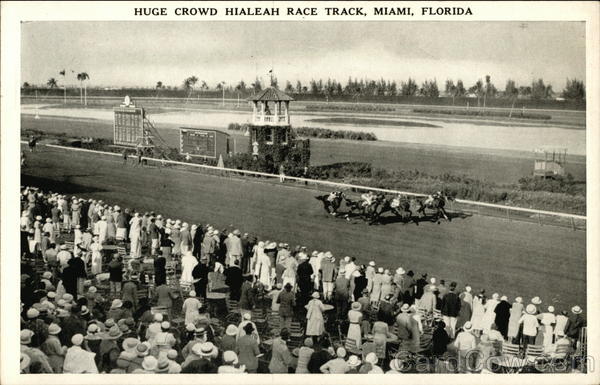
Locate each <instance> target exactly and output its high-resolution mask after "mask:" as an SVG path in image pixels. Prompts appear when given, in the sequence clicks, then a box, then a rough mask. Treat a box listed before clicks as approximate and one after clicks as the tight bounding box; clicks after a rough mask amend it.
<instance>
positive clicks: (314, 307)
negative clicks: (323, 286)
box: [306, 298, 360, 336]
mask: <svg viewBox="0 0 600 385" xmlns="http://www.w3.org/2000/svg"><path fill="white" fill-rule="evenodd" d="M307 306H308V312H307V313H306V319H307V320H308V322H307V323H306V335H307V336H320V335H321V334H323V332H325V321H324V319H323V311H324V310H325V307H324V305H323V302H321V300H319V299H316V298H313V299H311V300H310V302H308V305H307ZM359 332H360V325H359Z"/></svg>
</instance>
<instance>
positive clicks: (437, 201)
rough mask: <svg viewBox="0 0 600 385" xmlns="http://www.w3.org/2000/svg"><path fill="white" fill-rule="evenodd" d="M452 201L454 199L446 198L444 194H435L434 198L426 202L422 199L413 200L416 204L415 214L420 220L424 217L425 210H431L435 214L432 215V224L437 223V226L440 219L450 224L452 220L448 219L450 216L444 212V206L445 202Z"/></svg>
mask: <svg viewBox="0 0 600 385" xmlns="http://www.w3.org/2000/svg"><path fill="white" fill-rule="evenodd" d="M452 200H454V198H452V197H451V196H447V195H444V194H436V195H435V196H433V197H432V199H430V201H429V202H428V201H426V200H423V199H418V198H417V199H415V201H416V204H417V213H418V214H420V216H421V218H422V217H424V216H426V213H425V209H431V210H434V212H435V214H434V218H435V220H434V222H437V223H438V224H439V223H440V222H439V220H440V217H444V218H445V219H446V220H447V221H448V222H450V221H451V220H452V219H451V218H450V216H449V215H448V213H447V212H446V210H445V208H444V207H445V206H446V202H448V201H452Z"/></svg>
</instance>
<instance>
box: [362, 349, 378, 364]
mask: <svg viewBox="0 0 600 385" xmlns="http://www.w3.org/2000/svg"><path fill="white" fill-rule="evenodd" d="M377 361H378V358H377V354H375V352H369V353H368V354H367V356H366V357H365V362H367V363H369V364H371V365H377Z"/></svg>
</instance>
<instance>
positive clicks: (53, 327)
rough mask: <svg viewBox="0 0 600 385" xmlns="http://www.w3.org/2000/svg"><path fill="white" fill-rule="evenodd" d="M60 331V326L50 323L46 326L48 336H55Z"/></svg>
mask: <svg viewBox="0 0 600 385" xmlns="http://www.w3.org/2000/svg"><path fill="white" fill-rule="evenodd" d="M61 330H62V329H61V328H60V326H58V325H57V324H55V323H51V324H50V326H48V334H52V335H57V334H58V333H60V331H61Z"/></svg>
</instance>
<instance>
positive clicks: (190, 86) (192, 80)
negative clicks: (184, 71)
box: [183, 75, 198, 103]
mask: <svg viewBox="0 0 600 385" xmlns="http://www.w3.org/2000/svg"><path fill="white" fill-rule="evenodd" d="M196 83H198V78H197V77H196V76H195V75H192V76H190V77H189V78H186V79H185V80H184V81H183V88H185V89H186V90H187V91H188V95H187V98H186V99H185V102H186V103H187V102H188V100H189V98H190V96H191V95H192V92H194V86H195V85H196Z"/></svg>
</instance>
